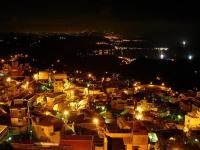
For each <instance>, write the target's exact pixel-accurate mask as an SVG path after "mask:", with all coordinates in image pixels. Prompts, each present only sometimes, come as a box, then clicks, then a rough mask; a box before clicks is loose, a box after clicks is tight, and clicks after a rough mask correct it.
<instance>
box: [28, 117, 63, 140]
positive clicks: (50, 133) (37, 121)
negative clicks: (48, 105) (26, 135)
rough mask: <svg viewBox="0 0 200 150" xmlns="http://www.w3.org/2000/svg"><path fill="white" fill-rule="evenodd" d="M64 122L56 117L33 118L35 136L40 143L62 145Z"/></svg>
mask: <svg viewBox="0 0 200 150" xmlns="http://www.w3.org/2000/svg"><path fill="white" fill-rule="evenodd" d="M62 127H63V122H62V121H61V120H59V119H57V118H55V117H52V116H48V115H40V116H35V117H32V128H33V134H34V135H35V137H36V139H37V140H38V141H40V142H46V143H56V144H59V143H60V138H61V136H60V131H61V129H62Z"/></svg>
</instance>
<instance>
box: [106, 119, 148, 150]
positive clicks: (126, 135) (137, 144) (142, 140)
mask: <svg viewBox="0 0 200 150" xmlns="http://www.w3.org/2000/svg"><path fill="white" fill-rule="evenodd" d="M124 124H126V126H129V128H127V127H126V128H125V129H123V128H121V129H120V127H118V126H116V123H115V124H112V125H109V126H107V129H106V131H105V136H104V150H109V149H111V148H112V147H111V145H112V144H111V143H110V140H109V139H116V138H120V139H123V143H124V146H125V149H126V150H136V149H137V150H147V149H148V132H147V130H146V129H145V127H144V126H143V125H142V123H141V122H139V121H131V122H126V123H124Z"/></svg>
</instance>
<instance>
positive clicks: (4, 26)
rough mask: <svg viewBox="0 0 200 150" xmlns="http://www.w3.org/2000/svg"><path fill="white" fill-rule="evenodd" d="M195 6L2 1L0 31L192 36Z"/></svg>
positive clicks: (148, 0) (146, 1)
mask: <svg viewBox="0 0 200 150" xmlns="http://www.w3.org/2000/svg"><path fill="white" fill-rule="evenodd" d="M198 7H199V5H198V2H196V1H195V0H194V1H193V2H192V0H190V1H189V0H188V1H187V2H184V1H179V2H178V1H176V0H173V1H170V0H168V1H163V0H162V1H161V0H160V1H159V2H157V1H154V0H143V1H142V0H137V1H135V0H130V1H128V0H120V1H118V0H115V1H114V0H79V1H78V0H65V1H59V0H49V1H46V0H12V1H11V0H4V1H3V0H2V1H1V4H0V32H5V31H9V32H10V31H16V32H33V31H51V32H70V31H72V32H74V31H82V30H89V31H113V32H116V33H120V34H124V35H126V36H133V35H134V36H155V37H159V36H164V35H166V37H179V38H190V37H191V38H194V37H197V36H198V33H199V25H200V19H199V12H198V9H199V8H198Z"/></svg>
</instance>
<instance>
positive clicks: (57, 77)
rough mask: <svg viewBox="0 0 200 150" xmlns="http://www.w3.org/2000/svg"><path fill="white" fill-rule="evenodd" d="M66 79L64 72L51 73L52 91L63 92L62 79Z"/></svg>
mask: <svg viewBox="0 0 200 150" xmlns="http://www.w3.org/2000/svg"><path fill="white" fill-rule="evenodd" d="M66 79H67V75H66V74H54V75H52V80H53V89H54V92H56V93H58V92H63V90H64V81H65V80H66Z"/></svg>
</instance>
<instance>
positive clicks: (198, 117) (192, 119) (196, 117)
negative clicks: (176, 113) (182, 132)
mask: <svg viewBox="0 0 200 150" xmlns="http://www.w3.org/2000/svg"><path fill="white" fill-rule="evenodd" d="M185 127H186V128H188V129H199V128H200V111H192V112H189V113H188V114H186V115H185Z"/></svg>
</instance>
